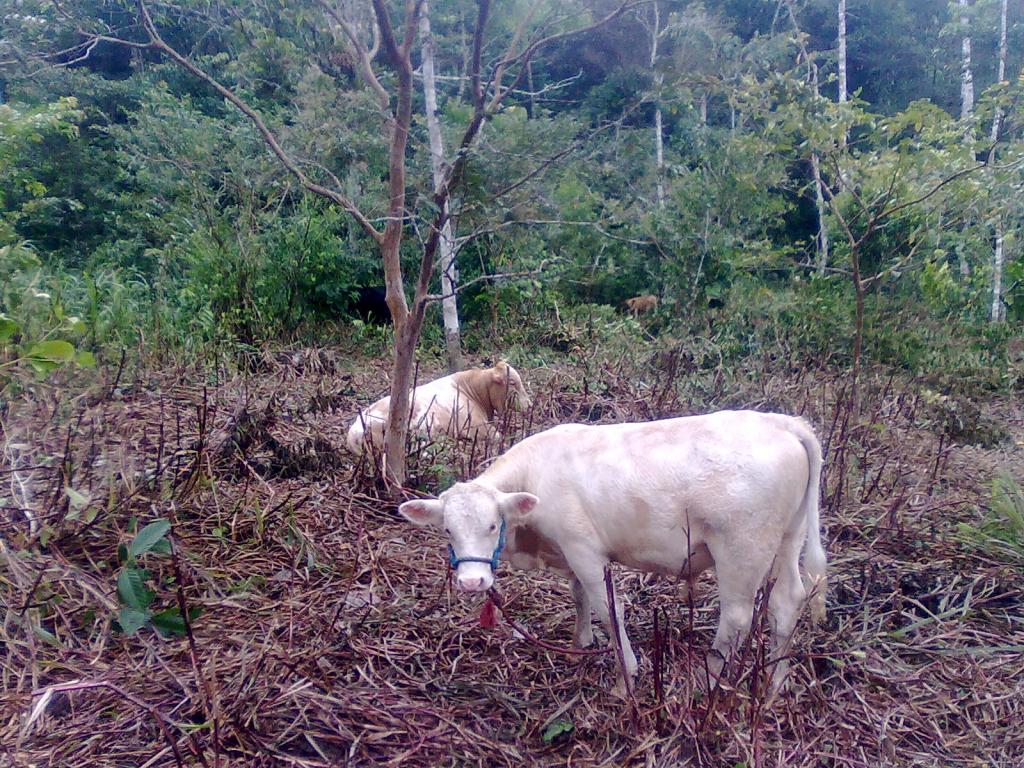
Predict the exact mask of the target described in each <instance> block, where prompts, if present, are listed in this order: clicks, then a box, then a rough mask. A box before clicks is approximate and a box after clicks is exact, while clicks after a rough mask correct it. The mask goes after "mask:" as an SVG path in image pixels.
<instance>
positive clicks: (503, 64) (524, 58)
mask: <svg viewBox="0 0 1024 768" xmlns="http://www.w3.org/2000/svg"><path fill="white" fill-rule="evenodd" d="M650 1H651V0H639V1H637V2H624V3H622V4H621V5H619V6H618V7H617V8H616V9H615V10H613V11H612V12H611V13H609V14H607V15H606V16H604V17H603V18H601V19H599V20H598V21H596V22H594V23H593V24H590V25H588V26H586V27H579V28H577V29H572V30H569V31H567V32H557V33H555V34H553V35H548V36H547V37H542V38H540V39H539V40H535V41H534V42H532V43H530V44H529V45H528V46H527V47H526V48H524V49H523V50H522V51H520V52H519V53H518V54H515V55H513V56H507V57H505V59H503V60H502V61H500V62H498V65H497V67H496V69H495V71H496V72H499V71H501V72H504V70H506V69H507V68H508V67H510V66H513V65H516V64H518V65H519V72H518V73H517V74H516V78H515V79H514V80H513V81H512V84H511V85H510V86H509V87H508V88H505V89H502V87H501V83H499V82H497V81H496V82H495V89H494V98H493V99H492V100H491V103H490V105H488V109H489V110H492V109H495V108H497V107H498V105H500V104H501V102H502V100H503V99H504V98H505V96H507V95H508V93H509V92H510V91H511V90H512V89H513V88H516V87H518V85H519V83H520V81H521V80H522V79H523V77H524V76H525V72H526V64H527V63H528V62H529V61H530V59H531V58H532V57H533V55H534V54H535V53H536V52H537V51H538V50H540V49H541V48H544V47H546V46H548V45H551V44H552V43H555V42H558V41H559V40H566V39H568V38H571V37H576V36H577V35H583V34H586V33H588V32H593V31H594V30H596V29H600V28H601V27H603V26H605V25H606V24H609V23H611V22H612V21H614V20H615V19H617V18H619V17H620V16H622V15H623V14H624V13H626V12H627V11H631V10H633V9H634V8H639V7H640V6H642V5H647V4H648V3H649V2H650Z"/></svg>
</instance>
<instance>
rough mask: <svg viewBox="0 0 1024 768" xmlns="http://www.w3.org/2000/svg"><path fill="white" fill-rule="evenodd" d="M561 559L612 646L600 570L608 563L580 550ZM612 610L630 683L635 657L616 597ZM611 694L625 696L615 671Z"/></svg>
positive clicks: (608, 613) (601, 571) (635, 665)
mask: <svg viewBox="0 0 1024 768" xmlns="http://www.w3.org/2000/svg"><path fill="white" fill-rule="evenodd" d="M574 555H575V556H574ZM565 556H566V560H567V561H568V563H569V567H571V568H572V571H573V573H575V574H576V579H577V580H578V581H579V582H580V584H582V585H583V590H584V591H585V592H586V595H587V597H588V598H589V599H590V603H591V605H593V607H594V611H595V613H597V617H598V618H599V619H600V620H601V623H602V624H603V625H604V628H605V630H606V631H607V632H608V637H609V638H612V642H614V638H615V633H614V632H613V630H612V620H611V611H610V610H609V605H608V591H607V589H606V588H605V583H604V569H605V566H606V565H607V564H608V561H607V560H606V559H605V558H604V557H602V556H600V555H598V554H597V553H596V552H593V551H591V550H583V549H581V550H579V551H577V552H575V553H572V552H571V551H567V552H566V553H565ZM614 607H615V618H616V624H617V625H618V628H619V644H620V645H621V646H622V658H623V661H624V662H625V666H626V674H627V675H628V676H629V678H630V681H632V680H633V678H635V677H636V670H637V661H636V654H634V653H633V646H632V645H630V643H629V637H628V636H627V635H626V622H625V615H624V611H623V609H622V600H621V599H620V598H619V597H618V596H617V595H616V597H615V606H614ZM612 693H614V694H616V695H617V696H625V694H626V681H625V680H624V679H623V678H622V670H621V669H620V670H619V675H618V680H617V682H616V683H615V687H614V688H612Z"/></svg>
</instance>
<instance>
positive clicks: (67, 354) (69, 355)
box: [28, 339, 75, 363]
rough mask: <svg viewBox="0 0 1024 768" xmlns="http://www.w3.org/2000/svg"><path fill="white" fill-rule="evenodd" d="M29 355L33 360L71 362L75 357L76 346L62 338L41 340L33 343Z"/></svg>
mask: <svg viewBox="0 0 1024 768" xmlns="http://www.w3.org/2000/svg"><path fill="white" fill-rule="evenodd" d="M28 355H29V357H30V358H32V359H33V360H40V361H48V362H51V363H70V362H71V361H72V360H74V359H75V348H74V346H72V345H71V344H70V343H69V342H66V341H61V340H60V339H51V340H50V341H40V342H39V343H38V344H33V345H32V349H30V350H29V351H28Z"/></svg>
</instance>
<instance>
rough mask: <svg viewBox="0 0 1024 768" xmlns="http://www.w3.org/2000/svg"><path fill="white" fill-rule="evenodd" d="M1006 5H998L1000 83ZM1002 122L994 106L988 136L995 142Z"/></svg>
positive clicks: (999, 110) (1000, 78) (1003, 77)
mask: <svg viewBox="0 0 1024 768" xmlns="http://www.w3.org/2000/svg"><path fill="white" fill-rule="evenodd" d="M1006 5H1007V0H1003V1H1002V3H1000V5H999V74H998V77H997V78H996V79H997V80H998V81H999V82H1000V83H1001V82H1003V81H1004V80H1006ZM1002 122H1003V108H1002V107H996V115H995V117H994V118H992V133H991V134H990V136H989V138H990V139H991V140H992V141H993V142H995V141H997V140H998V139H999V128H1000V127H1001V124H1002Z"/></svg>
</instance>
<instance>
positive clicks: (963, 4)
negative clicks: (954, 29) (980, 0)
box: [959, 0, 974, 119]
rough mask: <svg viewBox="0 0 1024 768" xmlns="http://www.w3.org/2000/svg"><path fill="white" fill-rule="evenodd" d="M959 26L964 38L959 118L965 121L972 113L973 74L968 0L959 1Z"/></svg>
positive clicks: (961, 56)
mask: <svg viewBox="0 0 1024 768" xmlns="http://www.w3.org/2000/svg"><path fill="white" fill-rule="evenodd" d="M959 4H960V25H961V26H962V27H963V29H964V36H963V39H962V40H961V42H960V117H961V119H967V118H969V117H970V116H971V115H972V114H973V113H974V74H973V72H972V71H971V35H970V23H971V20H970V16H968V14H967V10H966V9H967V8H969V7H970V4H969V2H968V0H959Z"/></svg>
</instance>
